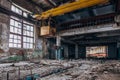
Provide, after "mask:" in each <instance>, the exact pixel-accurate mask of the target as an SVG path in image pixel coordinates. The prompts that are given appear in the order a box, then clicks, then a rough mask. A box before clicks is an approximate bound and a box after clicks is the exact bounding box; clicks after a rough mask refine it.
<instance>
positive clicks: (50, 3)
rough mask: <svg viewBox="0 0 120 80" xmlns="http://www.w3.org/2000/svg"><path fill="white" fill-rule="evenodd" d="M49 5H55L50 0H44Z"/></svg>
mask: <svg viewBox="0 0 120 80" xmlns="http://www.w3.org/2000/svg"><path fill="white" fill-rule="evenodd" d="M45 1H46V2H47V3H48V4H49V5H51V6H52V7H56V6H55V5H54V4H53V3H52V2H50V1H49V0H45Z"/></svg>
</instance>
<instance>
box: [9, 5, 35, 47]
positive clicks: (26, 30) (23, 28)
mask: <svg viewBox="0 0 120 80" xmlns="http://www.w3.org/2000/svg"><path fill="white" fill-rule="evenodd" d="M11 10H12V11H13V12H16V13H18V14H19V15H22V16H24V17H27V12H26V11H24V10H22V9H19V8H17V7H16V6H14V5H12V7H11ZM33 44H34V25H33V24H31V23H30V22H27V21H25V20H23V19H19V18H17V17H14V16H11V19H10V35H9V47H12V48H25V49H32V48H33Z"/></svg>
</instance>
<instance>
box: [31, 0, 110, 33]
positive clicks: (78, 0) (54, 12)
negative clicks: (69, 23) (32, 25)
mask: <svg viewBox="0 0 120 80" xmlns="http://www.w3.org/2000/svg"><path fill="white" fill-rule="evenodd" d="M107 2H109V0H75V1H74V2H71V3H65V4H63V5H60V6H58V7H56V8H52V9H50V10H48V11H45V12H42V13H41V14H36V15H34V16H33V17H34V18H36V19H37V20H45V19H48V18H50V17H55V16H59V15H63V14H65V13H69V12H72V11H75V10H79V9H83V8H88V7H91V6H95V5H99V4H105V3H107ZM47 27H49V28H48V29H50V25H49V26H47ZM41 28H44V29H45V26H43V27H41ZM41 30H43V29H41ZM43 35H44V34H43Z"/></svg>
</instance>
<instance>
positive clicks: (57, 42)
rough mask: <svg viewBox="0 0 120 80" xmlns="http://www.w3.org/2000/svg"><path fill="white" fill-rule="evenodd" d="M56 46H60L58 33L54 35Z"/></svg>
mask: <svg viewBox="0 0 120 80" xmlns="http://www.w3.org/2000/svg"><path fill="white" fill-rule="evenodd" d="M56 46H61V37H60V36H59V35H57V36H56Z"/></svg>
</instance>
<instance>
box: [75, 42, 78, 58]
mask: <svg viewBox="0 0 120 80" xmlns="http://www.w3.org/2000/svg"><path fill="white" fill-rule="evenodd" d="M75 58H76V59H78V45H77V44H76V45H75Z"/></svg>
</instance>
